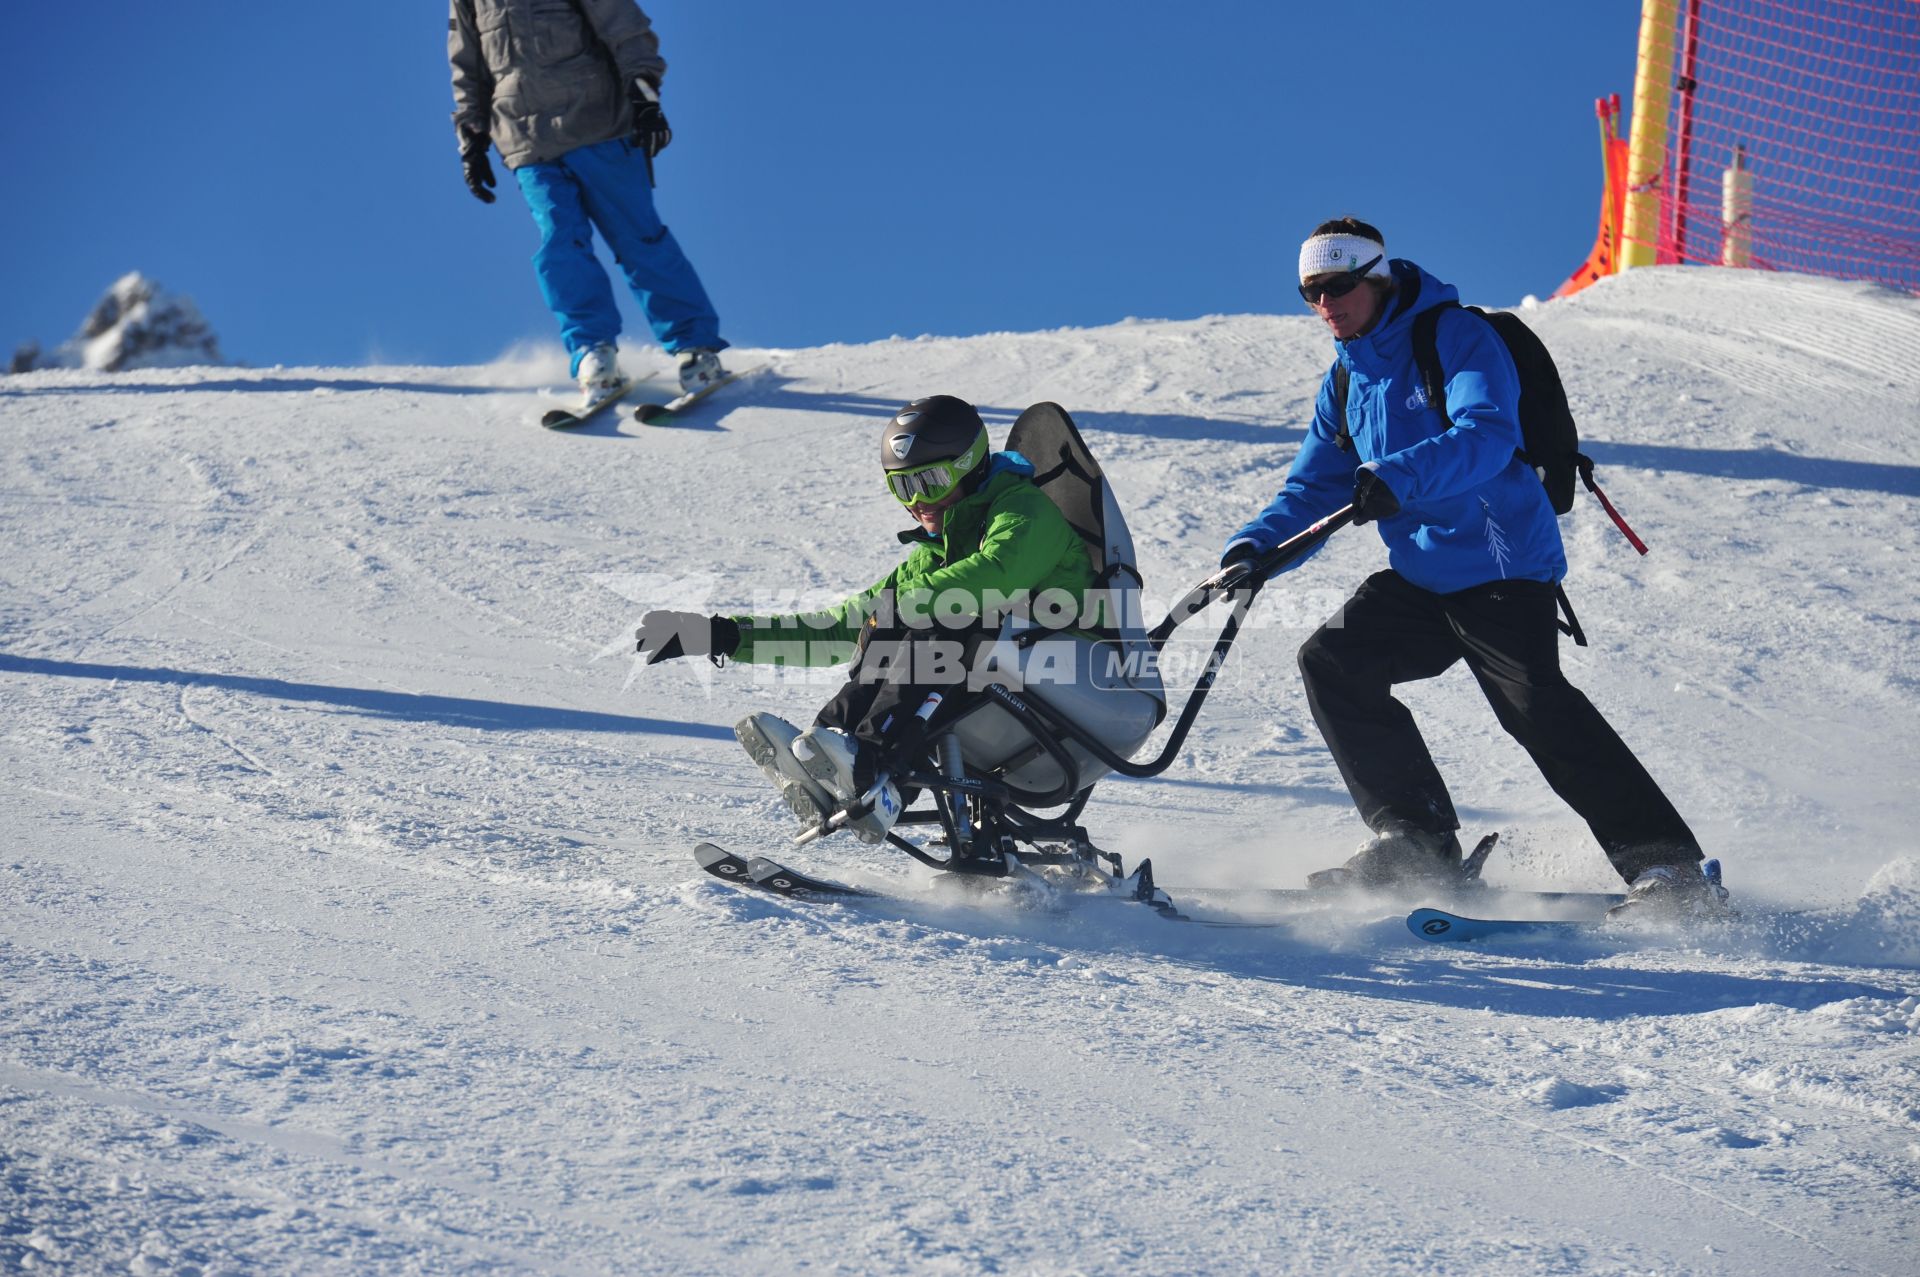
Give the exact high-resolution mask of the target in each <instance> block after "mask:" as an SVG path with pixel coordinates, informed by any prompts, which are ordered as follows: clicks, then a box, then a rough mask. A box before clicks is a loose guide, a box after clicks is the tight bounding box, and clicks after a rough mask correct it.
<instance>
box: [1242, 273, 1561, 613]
mask: <svg viewBox="0 0 1920 1277" xmlns="http://www.w3.org/2000/svg"><path fill="white" fill-rule="evenodd" d="M1391 265H1392V269H1393V277H1394V282H1395V288H1394V291H1393V292H1392V293H1391V294H1389V295H1388V297H1387V298H1386V302H1385V304H1386V306H1387V315H1386V317H1385V318H1383V319H1382V320H1380V321H1379V322H1378V323H1376V324H1375V325H1374V326H1373V328H1372V329H1370V330H1369V331H1368V332H1366V333H1365V334H1363V335H1362V336H1359V337H1355V338H1353V339H1352V340H1350V341H1343V342H1336V343H1335V346H1336V347H1337V355H1336V359H1337V364H1344V365H1346V367H1347V370H1348V381H1347V429H1348V431H1349V433H1350V434H1351V435H1352V438H1353V451H1352V452H1347V451H1345V450H1343V449H1342V448H1341V447H1340V446H1339V444H1337V443H1336V442H1334V438H1335V435H1336V434H1337V433H1338V422H1337V420H1336V418H1335V409H1334V381H1333V369H1332V368H1329V369H1328V370H1327V375H1326V377H1325V378H1324V379H1323V380H1322V381H1321V383H1320V395H1319V398H1318V400H1317V402H1316V403H1315V404H1314V410H1313V424H1312V425H1311V426H1310V427H1309V428H1308V430H1307V437H1306V441H1305V442H1304V443H1302V444H1301V445H1300V451H1299V453H1298V455H1296V456H1295V457H1294V459H1293V466H1292V468H1291V469H1290V470H1288V472H1287V482H1286V486H1285V487H1283V488H1281V489H1280V492H1279V495H1277V496H1275V497H1274V499H1273V500H1272V502H1270V503H1269V504H1268V505H1267V508H1266V509H1264V510H1262V511H1261V512H1260V514H1259V516H1258V517H1257V518H1255V519H1254V520H1253V521H1252V522H1251V523H1249V524H1247V525H1246V526H1245V527H1243V528H1241V529H1240V530H1239V531H1238V532H1236V533H1234V534H1233V537H1232V539H1231V540H1229V541H1228V543H1227V547H1226V550H1227V553H1232V552H1233V551H1234V549H1235V548H1236V547H1238V546H1240V545H1243V544H1246V545H1251V546H1252V547H1253V548H1254V549H1256V550H1262V551H1264V550H1270V549H1272V548H1273V547H1274V546H1276V545H1279V544H1280V543H1281V542H1282V541H1284V540H1286V539H1287V538H1288V537H1290V536H1293V535H1295V534H1296V533H1299V532H1302V531H1305V530H1306V529H1307V528H1308V527H1309V526H1310V525H1312V524H1313V523H1314V522H1315V521H1317V520H1319V519H1322V518H1325V517H1326V516H1327V515H1329V514H1332V513H1333V512H1334V511H1335V510H1338V509H1339V508H1340V507H1342V506H1344V505H1346V504H1347V503H1348V502H1349V501H1351V500H1353V486H1354V480H1355V476H1356V475H1357V473H1358V471H1359V469H1360V467H1361V466H1363V465H1365V466H1371V467H1372V468H1373V470H1374V471H1375V472H1376V473H1377V474H1378V475H1379V477H1380V478H1381V479H1382V480H1384V481H1385V483H1386V485H1387V487H1389V488H1391V489H1392V490H1393V495H1394V496H1395V497H1397V498H1398V499H1399V501H1400V513H1398V514H1396V515H1394V516H1392V517H1391V518H1387V519H1382V520H1380V521H1379V524H1378V526H1379V529H1380V539H1381V540H1382V541H1384V542H1386V545H1387V562H1388V565H1389V566H1390V567H1392V568H1393V570H1394V571H1395V572H1398V573H1399V574H1400V575H1401V576H1403V577H1405V578H1406V579H1407V580H1408V581H1411V582H1412V583H1413V584H1415V585H1417V586H1419V587H1421V588H1422V589H1426V590H1432V591H1433V592H1434V593H1436V594H1451V593H1453V592H1455V591H1456V590H1464V589H1468V588H1469V587H1471V586H1475V585H1484V584H1486V583H1487V582H1489V581H1499V580H1513V579H1518V580H1528V581H1558V580H1560V578H1561V577H1563V576H1565V575H1566V572H1567V557H1566V551H1565V549H1564V548H1563V547H1562V546H1561V544H1560V526H1559V524H1558V522H1557V521H1556V520H1555V518H1554V513H1553V506H1552V505H1551V503H1549V502H1548V500H1547V490H1546V488H1545V487H1544V486H1542V484H1541V482H1540V479H1539V477H1538V476H1537V475H1535V474H1534V472H1533V470H1532V469H1531V468H1530V467H1529V466H1528V465H1527V464H1526V462H1524V461H1522V460H1520V459H1519V458H1518V457H1516V456H1515V455H1514V454H1515V452H1516V451H1517V450H1518V449H1519V448H1520V446H1521V438H1520V417H1519V408H1518V405H1519V402H1520V379H1519V374H1518V373H1516V372H1515V371H1514V367H1513V358H1512V356H1510V355H1509V354H1508V353H1507V348H1506V344H1505V343H1504V342H1502V341H1501V340H1500V336H1499V334H1498V333H1496V332H1494V330H1493V327H1492V325H1490V324H1488V323H1487V322H1486V321H1485V320H1483V319H1481V318H1480V317H1479V316H1478V315H1475V314H1473V313H1472V312H1471V311H1467V310H1462V309H1458V308H1456V309H1453V310H1451V311H1450V312H1448V313H1446V314H1443V315H1442V316H1441V317H1440V321H1439V325H1438V329H1437V331H1436V333H1435V344H1436V346H1437V348H1438V352H1439V355H1440V366H1441V367H1442V368H1443V369H1445V370H1446V376H1447V384H1446V403H1445V405H1444V407H1443V409H1442V410H1440V411H1436V410H1435V408H1434V407H1433V406H1430V405H1429V404H1428V403H1427V400H1426V395H1425V394H1424V392H1423V391H1422V389H1421V386H1420V373H1419V369H1418V368H1416V367H1415V365H1414V358H1413V317H1414V316H1415V315H1417V314H1419V313H1420V312H1421V311H1423V310H1428V309H1431V308H1432V307H1435V306H1439V305H1442V304H1443V303H1446V302H1451V301H1457V300H1458V298H1459V294H1458V292H1456V291H1455V289H1454V287H1453V285H1451V284H1443V283H1441V282H1440V281H1439V280H1437V279H1435V278H1434V277H1433V276H1432V275H1429V274H1428V273H1427V272H1426V271H1424V270H1422V269H1421V268H1420V267H1418V266H1416V265H1414V264H1413V263H1412V262H1409V261H1405V260H1402V259H1399V258H1396V259H1394V260H1393V262H1392V263H1391ZM1336 366H1337V365H1336ZM1323 544H1324V543H1323ZM1311 557H1312V555H1306V556H1303V557H1302V558H1299V559H1295V560H1294V561H1293V562H1292V563H1290V564H1288V565H1287V566H1286V567H1284V568H1282V569H1281V571H1283V572H1284V571H1288V570H1290V569H1292V568H1295V567H1298V566H1299V565H1300V564H1301V563H1304V562H1305V561H1306V559H1308V558H1311Z"/></svg>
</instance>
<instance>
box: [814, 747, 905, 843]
mask: <svg viewBox="0 0 1920 1277" xmlns="http://www.w3.org/2000/svg"><path fill="white" fill-rule="evenodd" d="M791 750H792V754H793V757H794V758H795V759H796V760H797V762H798V764H799V766H800V767H801V768H802V769H803V770H804V771H805V772H806V774H807V776H808V777H809V779H811V780H812V781H813V783H814V784H815V785H817V786H819V787H820V788H822V789H825V790H827V791H828V792H829V793H831V794H833V795H834V796H835V797H836V798H838V799H839V800H840V802H841V803H842V804H846V803H851V802H854V801H856V800H859V801H862V802H865V803H867V804H868V806H869V810H868V811H867V813H866V815H864V816H861V817H859V818H857V819H855V820H853V821H850V822H848V824H847V828H848V829H851V830H852V831H853V835H854V837H856V838H858V839H859V840H860V841H861V842H872V843H878V842H885V841H886V840H887V831H889V830H890V829H892V828H893V822H894V821H896V820H898V819H899V818H900V788H899V786H897V785H895V784H894V783H893V782H892V781H891V780H887V779H884V778H883V779H881V780H880V781H879V782H878V783H877V784H875V785H873V786H871V787H870V788H868V789H866V790H864V791H863V790H862V789H861V787H860V782H859V781H858V780H857V779H855V776H856V772H857V769H858V764H859V758H860V742H858V741H856V740H854V739H853V738H852V737H851V736H849V735H847V734H846V733H845V732H843V731H840V730H839V729H837V728H833V727H810V728H808V729H807V730H806V731H804V732H801V733H800V734H799V735H798V736H797V737H795V738H794V741H793V744H792V746H791Z"/></svg>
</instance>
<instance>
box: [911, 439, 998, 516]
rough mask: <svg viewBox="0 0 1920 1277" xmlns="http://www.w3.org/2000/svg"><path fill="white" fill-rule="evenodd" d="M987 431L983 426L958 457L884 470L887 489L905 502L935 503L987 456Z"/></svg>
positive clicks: (949, 494) (956, 485)
mask: <svg viewBox="0 0 1920 1277" xmlns="http://www.w3.org/2000/svg"><path fill="white" fill-rule="evenodd" d="M986 456H987V432H986V431H984V430H982V431H981V432H980V437H979V438H978V439H975V440H974V441H973V446H972V447H970V448H968V449H967V450H966V451H965V452H963V453H961V454H960V455H959V456H957V457H952V458H949V459H948V460H946V461H933V462H929V463H928V464H926V465H924V466H915V467H914V468H913V469H911V470H889V471H887V489H888V491H890V492H892V493H893V499H894V500H895V501H898V502H899V503H900V504H901V505H904V506H916V505H938V504H940V502H942V501H945V500H946V499H947V498H948V497H950V496H952V495H953V491H954V489H956V488H958V487H959V486H960V481H961V480H962V479H964V478H966V477H967V476H968V475H969V474H971V473H973V468H974V467H975V466H977V465H979V464H980V463H981V462H982V461H984V460H986Z"/></svg>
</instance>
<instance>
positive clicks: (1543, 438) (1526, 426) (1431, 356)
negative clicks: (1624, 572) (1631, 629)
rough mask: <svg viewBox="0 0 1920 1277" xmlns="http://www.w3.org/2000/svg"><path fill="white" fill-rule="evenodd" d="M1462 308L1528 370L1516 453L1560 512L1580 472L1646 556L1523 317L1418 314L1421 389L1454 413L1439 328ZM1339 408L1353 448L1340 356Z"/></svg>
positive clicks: (1344, 444)
mask: <svg viewBox="0 0 1920 1277" xmlns="http://www.w3.org/2000/svg"><path fill="white" fill-rule="evenodd" d="M1455 307H1459V308H1460V309H1463V310H1468V311H1471V312H1473V313H1474V314H1476V315H1478V316H1480V317H1481V318H1482V319H1484V320H1486V321H1487V323H1488V324H1490V325H1492V327H1493V331H1494V332H1495V333H1496V334H1497V335H1498V336H1499V338H1500V340H1501V341H1502V342H1504V343H1505V344H1506V347H1507V353H1508V354H1509V355H1511V356H1512V357H1513V366H1514V369H1515V371H1517V372H1518V373H1519V374H1520V403H1519V411H1520V441H1521V447H1520V449H1519V450H1518V452H1517V453H1516V454H1515V455H1516V456H1518V457H1519V458H1520V459H1521V460H1522V461H1524V462H1526V463H1527V464H1528V465H1530V466H1532V467H1533V471H1534V473H1535V474H1537V475H1539V476H1540V482H1541V483H1542V484H1543V485H1545V487H1546V489H1547V500H1548V501H1549V502H1550V503H1551V504H1552V506H1553V512H1554V513H1555V514H1565V513H1567V512H1568V511H1569V510H1571V509H1573V494H1574V486H1573V485H1574V478H1575V477H1576V476H1578V477H1579V479H1580V481H1581V482H1583V483H1584V484H1586V487H1587V491H1589V492H1591V493H1593V495H1595V496H1596V497H1599V498H1600V504H1601V505H1602V506H1604V507H1605V508H1606V511H1607V515H1608V517H1609V518H1611V519H1612V520H1613V522H1614V525H1615V526H1616V527H1618V528H1619V529H1620V531H1621V533H1622V534H1623V535H1624V536H1625V537H1626V538H1627V540H1628V541H1630V542H1632V544H1633V548H1634V549H1636V550H1638V551H1639V552H1640V553H1642V554H1645V553H1646V552H1647V547H1646V543H1645V542H1643V541H1641V540H1640V538H1639V537H1638V536H1636V535H1634V531H1633V529H1632V528H1630V527H1628V526H1627V522H1626V520H1625V519H1622V518H1621V517H1620V513H1619V511H1617V510H1615V509H1614V508H1613V503H1612V502H1611V501H1609V500H1607V494H1606V493H1604V492H1602V491H1601V490H1600V485H1599V484H1597V483H1595V482H1594V480H1593V459H1592V458H1591V457H1588V456H1587V455H1586V454H1585V453H1584V452H1581V451H1580V431H1579V428H1578V427H1577V426H1575V425H1574V423H1573V410H1572V409H1571V408H1569V407H1568V406H1567V388H1566V387H1565V386H1564V385H1562V384H1561V381H1560V370H1559V369H1558V368H1556V367H1555V366H1554V363H1553V356H1552V355H1550V354H1548V353H1547V347H1546V343H1545V342H1543V341H1541V340H1540V338H1539V336H1538V335H1537V334H1535V333H1534V331H1533V329H1531V328H1529V327H1527V326H1526V324H1524V323H1523V322H1521V319H1520V317H1519V316H1518V315H1515V314H1513V313H1512V312H1510V311H1503V310H1495V311H1487V310H1482V309H1480V307H1478V306H1465V307H1461V306H1460V303H1459V302H1443V303H1441V304H1440V305H1438V306H1433V307H1430V308H1429V309H1427V310H1423V311H1421V312H1420V313H1419V314H1418V315H1415V316H1414V317H1413V362H1414V366H1415V367H1416V368H1418V369H1419V370H1420V390H1421V393H1422V394H1423V395H1425V396H1426V400H1427V403H1428V405H1429V406H1431V407H1432V408H1433V409H1434V411H1436V412H1438V413H1441V414H1442V415H1445V413H1446V411H1447V374H1446V370H1445V369H1443V368H1442V367H1441V366H1440V347H1439V342H1438V341H1437V340H1436V337H1435V332H1436V330H1437V329H1438V328H1439V326H1440V312H1441V311H1444V310H1448V309H1452V308H1455ZM1333 411H1334V415H1335V418H1336V419H1337V421H1338V425H1337V427H1336V430H1337V433H1336V434H1335V435H1334V439H1333V441H1334V442H1335V443H1337V444H1339V445H1340V447H1341V448H1342V449H1343V450H1345V451H1347V452H1352V451H1353V436H1352V435H1351V434H1349V433H1348V431H1347V367H1346V365H1345V364H1342V363H1339V362H1335V364H1334V366H1333ZM1556 588H1557V587H1556ZM1559 595H1560V606H1561V607H1562V608H1563V609H1564V610H1565V611H1566V614H1567V619H1566V621H1565V622H1564V623H1563V624H1562V625H1561V626H1560V628H1561V629H1562V630H1565V631H1566V632H1567V633H1568V634H1570V635H1572V636H1573V641H1574V642H1575V643H1577V644H1579V645H1580V646H1582V647H1584V646H1586V642H1587V637H1586V635H1585V634H1583V633H1582V632H1581V630H1580V622H1579V621H1578V620H1576V619H1575V618H1574V615H1573V605H1572V604H1571V603H1569V602H1567V595H1566V591H1565V590H1560V591H1559Z"/></svg>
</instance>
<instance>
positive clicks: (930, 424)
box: [880, 395, 991, 504]
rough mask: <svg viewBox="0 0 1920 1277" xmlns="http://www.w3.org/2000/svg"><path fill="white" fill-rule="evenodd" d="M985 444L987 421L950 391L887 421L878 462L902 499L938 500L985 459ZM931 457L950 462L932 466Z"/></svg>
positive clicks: (910, 406)
mask: <svg viewBox="0 0 1920 1277" xmlns="http://www.w3.org/2000/svg"><path fill="white" fill-rule="evenodd" d="M990 447H991V445H990V444H989V443H988V441H987V425H986V423H985V422H984V421H981V420H980V414H979V413H978V412H976V411H975V410H974V407H973V405H972V404H970V403H968V402H967V401H966V400H964V399H956V398H954V397H953V396H952V395H929V396H928V397H927V398H925V399H916V400H914V401H913V402H912V403H910V404H908V405H907V406H906V407H904V408H902V409H901V410H900V411H899V412H897V413H895V414H894V416H893V420H891V421H889V422H888V423H887V428H886V431H885V433H883V434H882V435H881V436H880V464H881V466H882V467H883V468H884V469H885V470H886V471H887V477H888V486H889V487H891V488H892V489H893V495H894V496H895V497H897V498H899V500H900V501H901V502H902V503H905V504H914V503H915V502H920V501H939V500H941V499H943V498H944V497H946V496H947V495H948V494H949V493H951V492H952V491H953V490H954V488H955V487H957V486H958V485H959V483H960V481H961V480H962V479H964V478H966V476H967V475H969V474H971V473H972V472H973V471H974V470H976V469H978V468H979V467H980V466H982V465H984V464H985V463H986V460H987V453H988V451H989V449H990ZM936 462H949V463H951V464H949V465H945V466H939V467H935V464H934V463H936ZM930 467H932V468H930ZM906 472H915V473H914V474H912V476H911V477H910V475H909V474H908V473H906Z"/></svg>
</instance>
